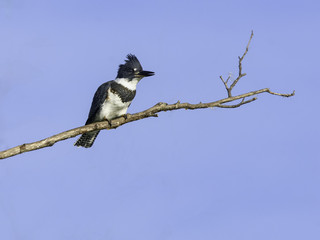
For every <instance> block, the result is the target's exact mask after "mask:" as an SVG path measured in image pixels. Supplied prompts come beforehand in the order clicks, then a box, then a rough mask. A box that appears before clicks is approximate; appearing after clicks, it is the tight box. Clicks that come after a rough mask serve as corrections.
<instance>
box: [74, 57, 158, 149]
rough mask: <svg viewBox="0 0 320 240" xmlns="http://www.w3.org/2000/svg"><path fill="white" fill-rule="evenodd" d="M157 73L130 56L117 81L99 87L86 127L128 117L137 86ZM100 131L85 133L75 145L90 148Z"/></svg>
mask: <svg viewBox="0 0 320 240" xmlns="http://www.w3.org/2000/svg"><path fill="white" fill-rule="evenodd" d="M154 74H155V73H154V72H151V71H144V70H143V68H142V66H141V64H140V62H139V60H138V58H137V57H136V56H135V55H133V54H128V55H127V57H126V59H125V63H124V64H120V65H119V68H118V73H117V76H116V79H115V80H112V81H108V82H105V83H103V84H101V85H100V86H99V88H98V89H97V91H96V92H95V94H94V97H93V100H92V104H91V108H90V111H89V115H88V119H87V121H86V123H85V125H88V124H91V123H94V122H100V121H108V122H109V124H110V126H111V120H112V119H115V118H118V117H121V116H124V117H126V116H127V110H128V108H129V106H130V104H131V102H132V100H133V99H134V97H135V95H136V88H137V84H138V83H139V82H140V80H141V79H142V78H144V77H150V76H153V75H154ZM99 132H100V130H95V131H91V132H87V133H84V134H82V135H81V136H80V138H79V139H78V140H77V141H76V142H75V143H74V145H75V146H77V147H85V148H90V147H91V146H92V145H93V143H94V141H95V139H96V138H97V136H98V134H99Z"/></svg>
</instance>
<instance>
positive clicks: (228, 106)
mask: <svg viewBox="0 0 320 240" xmlns="http://www.w3.org/2000/svg"><path fill="white" fill-rule="evenodd" d="M257 99H258V98H256V97H254V98H251V99H250V100H247V101H244V100H245V98H242V101H241V102H240V103H238V104H235V105H222V104H220V105H219V106H217V107H219V108H237V107H240V106H242V105H244V104H247V103H251V102H253V101H255V100H257Z"/></svg>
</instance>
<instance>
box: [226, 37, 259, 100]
mask: <svg viewBox="0 0 320 240" xmlns="http://www.w3.org/2000/svg"><path fill="white" fill-rule="evenodd" d="M252 38H253V31H251V35H250V39H249V41H248V44H247V47H246V50H245V52H244V53H243V55H242V56H241V57H240V56H239V57H238V59H239V64H238V67H239V74H238V77H237V78H236V79H235V80H234V81H233V82H232V83H231V85H230V86H228V81H229V79H230V75H229V76H228V78H227V80H226V81H224V79H223V78H222V76H220V79H221V81H222V82H223V84H224V86H225V88H226V90H227V93H228V97H232V93H231V92H232V89H233V88H234V87H235V86H236V84H237V83H238V82H239V80H240V79H241V78H242V77H244V76H246V75H247V74H246V73H242V61H243V59H244V57H245V56H246V55H247V53H248V51H249V46H250V43H251V40H252Z"/></svg>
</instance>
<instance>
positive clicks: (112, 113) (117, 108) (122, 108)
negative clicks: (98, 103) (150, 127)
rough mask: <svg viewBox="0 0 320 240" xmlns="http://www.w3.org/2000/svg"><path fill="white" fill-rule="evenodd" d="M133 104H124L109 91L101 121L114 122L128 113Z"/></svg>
mask: <svg viewBox="0 0 320 240" xmlns="http://www.w3.org/2000/svg"><path fill="white" fill-rule="evenodd" d="M130 103H131V102H126V103H123V102H122V101H121V98H120V97H119V96H118V95H117V94H113V93H112V92H111V91H110V90H109V91H108V98H107V99H106V101H105V102H104V103H103V105H102V107H101V111H100V114H99V119H100V120H105V119H108V120H112V119H114V118H117V117H120V116H122V115H124V114H126V113H127V110H128V107H129V105H130Z"/></svg>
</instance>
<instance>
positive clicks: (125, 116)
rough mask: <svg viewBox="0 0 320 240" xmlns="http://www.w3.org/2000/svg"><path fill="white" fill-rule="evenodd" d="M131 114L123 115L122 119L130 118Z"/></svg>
mask: <svg viewBox="0 0 320 240" xmlns="http://www.w3.org/2000/svg"><path fill="white" fill-rule="evenodd" d="M130 115H131V114H130V113H127V114H123V116H122V117H123V118H124V119H125V120H128V117H129V116H130Z"/></svg>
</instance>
